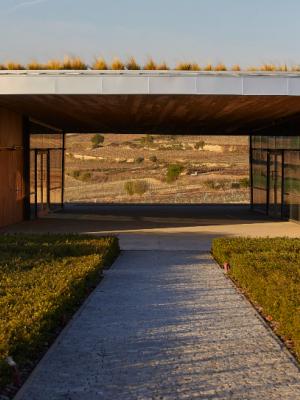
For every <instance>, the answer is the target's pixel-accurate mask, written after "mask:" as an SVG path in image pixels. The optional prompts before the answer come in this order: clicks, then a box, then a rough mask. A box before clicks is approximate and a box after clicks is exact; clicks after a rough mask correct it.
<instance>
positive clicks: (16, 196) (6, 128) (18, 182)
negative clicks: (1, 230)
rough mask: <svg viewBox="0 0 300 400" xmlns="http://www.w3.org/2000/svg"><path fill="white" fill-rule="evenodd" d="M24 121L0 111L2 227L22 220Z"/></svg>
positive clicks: (0, 220) (0, 202) (9, 113)
mask: <svg viewBox="0 0 300 400" xmlns="http://www.w3.org/2000/svg"><path fill="white" fill-rule="evenodd" d="M22 136H23V134H22V117H21V116H19V115H17V114H15V113H12V112H11V111H6V110H4V109H0V226H5V225H9V224H12V223H15V222H19V221H21V220H22V219H23V204H24V178H23V156H24V154H23V148H22Z"/></svg>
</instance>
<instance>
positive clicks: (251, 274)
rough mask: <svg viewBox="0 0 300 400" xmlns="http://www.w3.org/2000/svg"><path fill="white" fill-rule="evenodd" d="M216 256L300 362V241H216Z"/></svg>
mask: <svg viewBox="0 0 300 400" xmlns="http://www.w3.org/2000/svg"><path fill="white" fill-rule="evenodd" d="M212 254H213V256H214V258H215V259H216V261H217V262H218V263H219V264H223V263H224V262H229V263H230V266H231V270H230V272H229V274H230V276H231V277H232V278H233V279H234V280H235V281H236V282H237V283H238V285H239V286H240V287H241V288H242V289H244V290H245V292H246V293H247V294H248V296H249V298H250V299H251V300H252V301H253V302H254V303H256V304H257V305H259V306H260V307H261V308H262V313H263V314H264V315H265V316H268V319H272V320H273V321H274V323H273V326H274V327H275V330H276V332H277V333H278V334H279V335H280V336H281V337H282V338H283V339H284V340H285V341H288V342H289V343H291V345H292V348H293V350H294V352H295V353H296V355H297V357H298V359H300V239H289V238H261V239H260V238H255V239H252V238H233V239H215V240H214V241H213V246H212ZM270 317H271V318H270Z"/></svg>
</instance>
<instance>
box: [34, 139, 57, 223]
mask: <svg viewBox="0 0 300 400" xmlns="http://www.w3.org/2000/svg"><path fill="white" fill-rule="evenodd" d="M63 146H64V139H63V134H62V133H58V134H53V133H52V134H31V135H30V206H31V215H32V217H36V216H39V215H43V214H45V213H47V212H48V211H50V210H54V209H57V208H58V207H61V206H62V202H63Z"/></svg>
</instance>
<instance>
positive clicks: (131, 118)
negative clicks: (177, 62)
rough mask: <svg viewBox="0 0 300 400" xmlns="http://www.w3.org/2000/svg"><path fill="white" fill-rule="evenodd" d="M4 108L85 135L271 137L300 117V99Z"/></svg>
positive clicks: (77, 102)
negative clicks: (279, 127) (259, 131)
mask: <svg viewBox="0 0 300 400" xmlns="http://www.w3.org/2000/svg"><path fill="white" fill-rule="evenodd" d="M0 105H1V106H3V107H6V108H8V109H11V110H13V111H16V112H18V113H20V114H24V115H28V116H29V117H31V118H32V119H34V120H37V121H40V122H41V123H44V124H48V125H51V126H54V127H56V128H59V129H62V130H65V131H66V132H83V133H84V132H103V133H161V134H172V133H173V134H246V135H247V134H249V133H251V132H252V131H254V130H256V129H261V128H267V130H268V127H270V132H269V134H272V126H274V125H276V124H278V123H281V122H282V121H285V120H288V119H289V118H294V117H295V116H298V114H299V115H300V97H297V96H294V97H293V96H238V95H234V96H233V95H1V96H0ZM299 127H300V125H299ZM295 129H298V126H295Z"/></svg>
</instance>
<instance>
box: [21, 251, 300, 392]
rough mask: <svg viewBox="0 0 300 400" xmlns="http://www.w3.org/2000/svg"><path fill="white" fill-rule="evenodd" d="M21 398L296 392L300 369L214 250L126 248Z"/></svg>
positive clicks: (299, 382) (43, 361) (24, 388)
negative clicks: (227, 273) (229, 276)
mask: <svg viewBox="0 0 300 400" xmlns="http://www.w3.org/2000/svg"><path fill="white" fill-rule="evenodd" d="M17 399H18V400H20V399H22V400H66V399H68V400H85V399H86V400H94V399H95V400H96V399H97V400H99V399H109V400H127V399H128V400H129V399H130V400H135V399H140V400H142V399H143V400H146V399H149V400H150V399H170V400H174V399H238V400H242V399H247V400H250V399H255V400H259V399H268V400H269V399H278V400H279V399H280V400H287V399H290V400H296V399H300V373H299V369H298V367H297V366H296V364H295V363H294V361H293V358H292V357H291V356H290V355H289V353H288V352H287V351H286V350H285V349H284V347H283V346H282V344H281V343H280V342H279V341H278V340H277V339H276V338H275V337H274V335H273V334H272V333H271V331H270V330H269V328H268V327H267V326H266V325H265V323H264V322H263V321H262V320H261V318H260V317H259V316H258V315H257V313H256V312H255V311H254V309H253V308H252V306H251V305H250V304H249V303H248V301H247V300H245V298H244V297H243V296H242V295H241V294H239V293H238V292H237V291H236V289H235V288H234V287H233V285H232V284H231V282H230V280H229V279H227V278H226V277H225V276H224V275H223V273H222V271H221V269H220V268H219V267H217V265H216V264H215V262H214V261H213V260H212V258H211V257H210V255H209V254H208V253H203V254H201V253H199V251H197V252H195V251H171V252H170V251H124V252H122V254H121V256H120V257H119V259H118V260H117V262H116V263H115V264H114V266H113V267H112V268H111V269H110V270H109V271H107V272H106V276H105V278H104V280H103V281H102V282H101V284H100V285H99V286H98V287H97V289H96V290H95V291H94V292H93V294H92V295H91V296H90V298H89V299H88V301H87V302H86V303H85V304H84V306H83V307H82V308H81V310H80V311H79V313H77V315H76V317H75V318H74V320H73V321H72V323H71V324H69V326H68V327H67V328H66V329H65V330H64V332H63V333H62V335H61V336H60V337H59V339H58V340H57V342H56V344H55V345H54V346H53V347H52V348H51V349H50V351H49V352H48V353H47V355H46V356H45V357H44V359H43V360H42V361H41V363H40V364H39V366H38V368H37V369H36V370H35V372H34V373H33V374H32V376H31V378H30V379H29V381H28V383H27V384H26V385H25V386H24V387H23V389H22V390H21V391H20V392H19V394H18V396H17Z"/></svg>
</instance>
